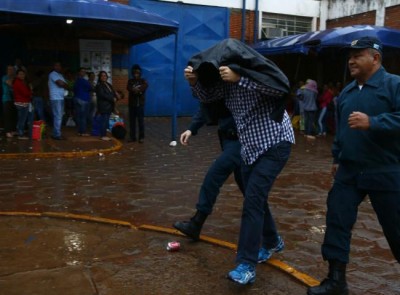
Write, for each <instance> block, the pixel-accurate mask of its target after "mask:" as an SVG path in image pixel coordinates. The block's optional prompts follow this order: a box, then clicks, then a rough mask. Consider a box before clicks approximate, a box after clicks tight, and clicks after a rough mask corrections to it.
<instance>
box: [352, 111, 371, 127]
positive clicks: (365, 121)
mask: <svg viewBox="0 0 400 295" xmlns="http://www.w3.org/2000/svg"><path fill="white" fill-rule="evenodd" d="M347 122H348V123H349V127H350V128H352V129H359V130H368V128H369V126H370V125H369V117H368V115H367V114H364V113H361V112H352V113H351V114H350V116H349V119H348V121H347Z"/></svg>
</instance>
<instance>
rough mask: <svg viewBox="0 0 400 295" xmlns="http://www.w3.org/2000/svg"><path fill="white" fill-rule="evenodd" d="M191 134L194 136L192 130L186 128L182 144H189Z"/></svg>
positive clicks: (182, 136) (182, 135)
mask: <svg viewBox="0 0 400 295" xmlns="http://www.w3.org/2000/svg"><path fill="white" fill-rule="evenodd" d="M190 136H192V131H190V130H186V131H185V132H183V133H182V134H181V144H182V145H188V143H189V137H190Z"/></svg>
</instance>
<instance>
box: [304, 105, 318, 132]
mask: <svg viewBox="0 0 400 295" xmlns="http://www.w3.org/2000/svg"><path fill="white" fill-rule="evenodd" d="M316 113H317V111H304V125H305V126H304V128H305V130H304V132H305V134H306V135H315V127H314V125H315V115H316Z"/></svg>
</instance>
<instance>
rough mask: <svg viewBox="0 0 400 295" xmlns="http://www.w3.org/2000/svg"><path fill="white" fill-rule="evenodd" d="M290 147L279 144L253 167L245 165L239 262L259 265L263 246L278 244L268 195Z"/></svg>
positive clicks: (289, 145)
mask: <svg viewBox="0 0 400 295" xmlns="http://www.w3.org/2000/svg"><path fill="white" fill-rule="evenodd" d="M291 146H292V144H291V143H290V142H287V141H284V142H280V143H278V144H276V145H275V146H273V147H271V148H270V149H268V151H266V152H265V153H264V154H262V155H261V156H260V157H259V158H258V159H257V160H256V162H255V163H253V164H252V165H244V164H242V175H243V183H244V187H245V198H244V203H243V212H242V220H241V225H240V235H239V244H238V251H237V256H236V262H237V263H249V264H251V265H256V264H257V258H258V251H259V249H260V246H261V244H262V245H263V246H264V247H266V248H272V247H274V246H275V245H276V243H277V241H278V232H277V229H276V226H275V222H274V219H273V217H272V214H271V211H270V209H269V205H268V194H269V192H270V190H271V188H272V185H273V184H274V181H275V179H276V177H277V176H278V174H279V173H280V172H281V171H282V169H283V167H284V166H285V164H286V162H287V160H288V159H289V155H290V151H291ZM261 238H262V239H261Z"/></svg>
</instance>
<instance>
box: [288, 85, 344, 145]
mask: <svg viewBox="0 0 400 295" xmlns="http://www.w3.org/2000/svg"><path fill="white" fill-rule="evenodd" d="M342 88H343V87H342V83H341V82H336V83H335V84H334V83H333V82H328V83H326V84H323V85H322V87H319V86H318V84H317V82H316V81H315V80H313V79H307V80H306V82H305V83H304V82H303V81H299V82H298V84H297V85H296V86H295V88H294V90H293V92H292V97H293V100H292V103H293V112H292V124H293V127H294V128H295V129H297V130H299V131H300V133H301V134H304V135H305V136H306V137H307V139H310V140H314V139H315V138H316V137H321V136H326V135H327V133H331V134H334V133H335V126H336V100H337V98H338V96H339V94H340V92H341V90H342Z"/></svg>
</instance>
